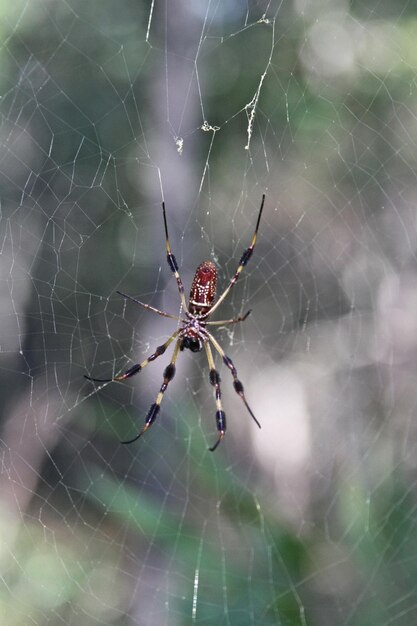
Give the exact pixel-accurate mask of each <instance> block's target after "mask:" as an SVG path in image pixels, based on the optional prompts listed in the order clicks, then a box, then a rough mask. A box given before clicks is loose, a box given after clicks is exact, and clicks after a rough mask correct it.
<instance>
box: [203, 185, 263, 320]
mask: <svg viewBox="0 0 417 626" xmlns="http://www.w3.org/2000/svg"><path fill="white" fill-rule="evenodd" d="M264 202H265V194H263V195H262V202H261V208H260V209H259V213H258V219H257V221H256V226H255V232H254V233H253V237H252V241H251V243H250V246H249V247H248V248H246V250H245V251H244V253H243V254H242V256H241V258H240V261H239V265H238V267H237V270H236V272H235V274H234V276H233V278H232V279H231V280H230V283H229V284H228V286H227V287H226V289H225V290H224V291H223V293H222V294H221V296H220V297H219V299H218V300H217V302H216V303H215V304H214V305H213V306H212V307H211V309H210V311H209V312H208V313H207V315H211V314H212V313H213V311H215V310H216V309H217V307H218V306H219V304H220V303H221V302H223V300H224V299H225V297H226V296H227V294H228V293H229V291H230V290H231V288H232V287H233V285H234V284H235V282H236V281H237V279H238V278H239V276H240V273H241V272H242V270H243V269H244V267H245V266H246V265H247V263H248V261H249V259H250V258H251V256H252V253H253V250H254V248H255V244H256V239H257V236H258V228H259V223H260V221H261V216H262V211H263V208H264Z"/></svg>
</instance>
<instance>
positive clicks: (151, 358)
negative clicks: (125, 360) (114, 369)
mask: <svg viewBox="0 0 417 626" xmlns="http://www.w3.org/2000/svg"><path fill="white" fill-rule="evenodd" d="M178 333H179V330H176V331H175V333H173V334H172V335H171V337H170V338H169V339H168V340H167V341H166V342H165V343H163V344H162V345H161V346H158V347H157V349H156V350H155V352H154V353H153V354H151V355H150V356H148V358H147V359H145V360H144V361H142V363H135V365H132V367H129V369H128V370H126V371H125V372H124V373H123V374H120V375H119V376H115V377H114V378H104V379H102V378H92V377H91V376H86V375H85V374H84V378H86V379H87V380H92V381H93V382H94V383H111V382H113V381H118V382H120V381H121V380H126V379H127V378H130V377H131V376H134V375H135V374H137V373H138V372H140V371H141V370H143V368H144V367H146V366H147V365H148V364H149V363H151V362H152V361H155V359H157V358H158V357H159V356H161V354H164V352H165V350H166V349H167V348H168V346H169V345H170V344H171V343H172V342H173V341H174V339H175V338H176V337H177V335H178Z"/></svg>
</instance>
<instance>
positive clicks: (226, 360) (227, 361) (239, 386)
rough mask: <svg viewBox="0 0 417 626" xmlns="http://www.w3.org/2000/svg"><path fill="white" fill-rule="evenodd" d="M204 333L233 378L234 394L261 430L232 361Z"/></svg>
mask: <svg viewBox="0 0 417 626" xmlns="http://www.w3.org/2000/svg"><path fill="white" fill-rule="evenodd" d="M206 332H207V335H208V337H209V339H210V341H211V343H212V344H213V346H214V347H215V349H216V350H217V352H218V353H219V354H220V356H221V357H222V359H223V363H225V365H227V367H228V368H229V370H230V371H231V373H232V376H233V387H234V389H235V391H236V393H237V394H238V395H239V396H240V397H241V398H242V401H243V403H244V405H245V407H246V408H247V410H248V411H249V413H250V415H251V417H252V419H253V420H254V421H255V422H256V424H257V425H258V426H259V428H261V425H260V423H259V422H258V420H257V419H256V417H255V415H254V414H253V412H252V409H251V408H250V406H249V404H248V403H247V401H246V398H245V393H244V389H243V385H242V383H241V382H240V380H239V379H238V377H237V370H236V368H235V366H234V364H233V361H232V359H231V358H230V357H228V356H227V355H226V354H225V352H224V350H223V348H222V347H221V345H220V344H219V342H218V341H217V340H216V339H215V338H214V337H213V335H211V334H210V333H209V332H208V331H206Z"/></svg>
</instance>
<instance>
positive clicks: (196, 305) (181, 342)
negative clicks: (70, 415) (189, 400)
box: [85, 194, 265, 452]
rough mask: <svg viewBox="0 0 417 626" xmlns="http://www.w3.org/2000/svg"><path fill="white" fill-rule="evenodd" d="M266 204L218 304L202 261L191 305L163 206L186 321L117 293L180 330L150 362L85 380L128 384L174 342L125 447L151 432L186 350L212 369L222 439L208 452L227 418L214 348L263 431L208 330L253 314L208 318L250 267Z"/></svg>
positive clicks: (213, 273) (211, 270)
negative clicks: (203, 356) (145, 410)
mask: <svg viewBox="0 0 417 626" xmlns="http://www.w3.org/2000/svg"><path fill="white" fill-rule="evenodd" d="M264 202H265V194H263V195H262V202H261V207H260V209H259V213H258V219H257V221H256V226H255V232H254V233H253V237H252V241H251V243H250V245H249V247H248V248H246V250H245V251H244V253H243V254H242V256H241V258H240V261H239V265H238V267H237V270H236V272H235V274H234V276H233V278H232V279H231V280H230V282H229V284H228V286H227V287H226V289H225V290H224V291H223V293H222V294H221V295H220V296H219V298H218V299H217V301H216V302H214V300H215V297H216V283H217V269H216V266H215V265H214V263H212V261H203V263H201V264H200V265H199V266H198V267H197V270H196V273H195V276H194V279H193V282H192V285H191V291H190V299H189V302H188V305H187V303H186V301H185V296H184V285H183V283H182V280H181V276H180V273H179V270H178V263H177V261H176V259H175V256H174V255H173V254H172V252H171V246H170V244H169V237H168V225H167V218H166V212H165V203H164V202H163V203H162V214H163V218H164V226H165V240H166V253H167V262H168V265H169V267H170V269H171V271H172V273H173V274H174V276H175V278H176V281H177V286H178V292H179V295H180V299H181V306H182V310H183V311H184V314H185V317H178V316H176V315H172V314H171V313H166V312H165V311H160V310H159V309H156V308H155V307H153V306H151V305H150V304H145V303H144V302H141V301H140V300H137V299H136V298H133V297H132V296H129V295H127V294H126V293H122V292H121V291H118V292H117V293H118V294H119V295H121V296H123V298H125V299H126V300H131V301H132V302H135V303H136V304H139V305H140V306H141V307H143V308H144V309H147V310H148V311H153V312H154V313H157V314H158V315H162V316H163V317H169V318H170V319H174V320H176V321H177V322H179V327H178V328H177V330H175V332H173V333H172V335H171V336H170V337H169V339H167V341H166V342H165V343H164V344H162V345H161V346H158V347H157V348H156V350H155V352H154V353H153V354H151V355H150V356H148V358H147V359H145V360H144V361H142V363H136V364H135V365H133V366H132V367H130V368H129V369H128V370H126V371H125V372H124V373H123V374H120V375H118V376H115V377H114V378H107V379H101V378H92V377H91V376H85V378H87V379H88V380H91V381H93V382H96V383H109V382H113V381H122V380H126V379H127V378H130V377H131V376H134V375H135V374H137V373H138V372H140V371H141V370H143V368H144V367H146V366H147V365H148V364H149V363H151V362H152V361H155V359H157V358H158V357H159V356H161V355H162V354H164V352H165V350H166V349H167V348H168V346H169V345H170V344H171V343H172V342H173V341H175V347H174V352H173V354H172V357H171V361H170V362H169V364H168V365H167V367H166V368H165V370H164V374H163V379H164V380H163V382H162V385H161V388H160V390H159V393H158V395H157V397H156V400H155V402H154V403H153V404H152V405H151V407H150V409H149V411H148V414H147V416H146V420H145V425H144V426H143V428H142V430H141V431H140V432H139V433H138V434H137V435H136V436H135V437H133V439H129V440H128V441H122V442H121V443H123V444H128V443H133V442H134V441H136V440H137V439H139V437H141V436H142V435H143V433H144V432H145V431H146V430H148V428H149V427H150V426H152V424H153V423H154V421H155V420H156V418H157V417H158V414H159V411H160V408H161V402H162V399H163V397H164V393H165V391H166V390H167V387H168V385H169V383H170V382H171V380H172V379H173V378H174V376H175V363H176V360H177V357H178V353H179V352H180V351H183V350H185V349H186V348H188V350H191V352H200V351H201V350H202V349H203V347H204V349H205V351H206V356H207V361H208V365H209V368H210V370H209V380H210V384H211V385H212V386H213V387H214V390H215V396H216V427H217V430H218V432H219V436H218V438H217V441H216V443H215V444H214V445H213V446H212V447H211V448H209V450H210V451H211V452H213V451H214V450H215V449H216V448H217V446H218V445H219V443H220V442H221V440H222V439H223V437H224V435H225V433H226V414H225V412H224V411H223V407H222V400H221V388H220V375H219V373H218V371H217V370H216V367H215V365H214V359H213V353H212V350H211V345H212V346H213V347H214V349H215V350H216V352H218V353H219V354H220V356H221V358H222V359H223V363H225V365H227V367H228V368H229V370H230V372H231V374H232V376H233V387H234V389H235V391H236V393H237V394H238V395H239V396H240V398H241V399H242V401H243V403H244V405H245V407H246V408H247V410H248V411H249V413H250V415H251V417H252V419H253V420H254V421H255V422H256V424H257V425H258V426H259V428H260V427H261V425H260V423H259V422H258V420H257V419H256V417H255V415H254V414H253V412H252V409H251V408H250V406H249V404H248V403H247V401H246V397H245V393H244V389H243V385H242V383H241V382H240V380H239V378H238V376H237V370H236V368H235V366H234V364H233V361H232V359H231V358H230V357H228V356H227V355H226V354H225V352H224V350H223V348H222V347H221V345H220V344H219V342H218V341H217V339H216V338H215V337H213V335H212V334H211V333H210V332H209V330H208V329H207V326H220V325H222V326H224V325H226V324H236V323H238V322H243V321H244V320H245V319H246V318H247V317H248V315H249V313H250V310H249V311H247V312H246V313H245V314H244V315H242V316H239V317H236V318H232V319H228V320H219V321H217V320H216V321H214V322H213V321H211V320H209V318H210V317H211V315H212V314H213V313H214V311H215V310H216V309H217V308H218V307H219V306H220V304H221V303H222V302H223V300H224V299H225V298H226V296H227V295H228V293H229V291H230V290H231V289H232V287H233V285H234V284H235V283H236V281H237V279H238V278H239V276H240V274H241V272H242V270H243V269H244V268H245V266H246V264H247V263H248V261H249V259H250V258H251V256H252V253H253V250H254V248H255V244H256V238H257V235H258V228H259V223H260V221H261V216H262V211H263V208H264ZM210 344H211V345H210Z"/></svg>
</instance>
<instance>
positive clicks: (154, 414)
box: [120, 339, 181, 444]
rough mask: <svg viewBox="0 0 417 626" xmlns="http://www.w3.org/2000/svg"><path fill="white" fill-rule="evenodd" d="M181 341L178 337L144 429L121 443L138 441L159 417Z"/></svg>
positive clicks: (172, 376) (173, 372)
mask: <svg viewBox="0 0 417 626" xmlns="http://www.w3.org/2000/svg"><path fill="white" fill-rule="evenodd" d="M180 343H181V342H180V340H179V339H177V343H176V344H175V348H174V352H173V355H172V359H171V361H170V363H169V364H168V365H167V366H166V368H165V370H164V380H163V383H162V385H161V388H160V390H159V393H158V395H157V396H156V400H155V402H154V403H153V404H151V407H150V409H149V411H148V414H147V416H146V421H145V425H144V426H143V428H142V430H141V431H140V432H139V433H138V434H137V435H136V436H135V437H133V439H129V440H128V441H121V442H120V443H123V444H129V443H133V442H134V441H137V440H138V439H139V437H141V436H142V435H143V433H144V432H145V431H147V430H148V428H149V427H150V426H152V424H153V423H154V421H155V420H156V418H157V417H158V413H159V411H160V408H161V402H162V398H163V397H164V393H165V391H166V390H167V387H168V385H169V383H170V382H171V380H172V379H173V378H174V376H175V361H176V360H177V356H178V351H179V348H180Z"/></svg>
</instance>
